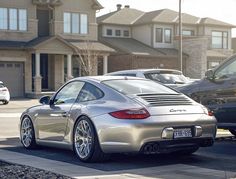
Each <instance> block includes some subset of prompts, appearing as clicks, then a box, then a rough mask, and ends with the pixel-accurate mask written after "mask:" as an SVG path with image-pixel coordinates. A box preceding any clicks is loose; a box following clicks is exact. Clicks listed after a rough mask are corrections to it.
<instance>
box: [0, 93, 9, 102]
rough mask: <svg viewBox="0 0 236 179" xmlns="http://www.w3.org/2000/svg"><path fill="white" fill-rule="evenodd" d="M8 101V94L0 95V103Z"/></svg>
mask: <svg viewBox="0 0 236 179" xmlns="http://www.w3.org/2000/svg"><path fill="white" fill-rule="evenodd" d="M9 100H10V95H9V94H6V95H3V94H0V101H9Z"/></svg>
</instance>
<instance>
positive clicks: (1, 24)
mask: <svg viewBox="0 0 236 179" xmlns="http://www.w3.org/2000/svg"><path fill="white" fill-rule="evenodd" d="M7 24H8V18H7V8H0V29H1V30H7Z"/></svg>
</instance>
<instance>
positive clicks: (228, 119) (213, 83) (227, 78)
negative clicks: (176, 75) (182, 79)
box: [178, 55, 236, 136]
mask: <svg viewBox="0 0 236 179" xmlns="http://www.w3.org/2000/svg"><path fill="white" fill-rule="evenodd" d="M178 90H179V91H181V92H183V93H185V94H186V95H188V96H190V97H191V98H193V99H194V100H195V101H197V102H199V103H201V104H203V105H205V106H207V107H208V108H209V109H210V110H211V111H213V113H214V115H215V117H216V119H217V122H218V128H222V129H229V131H230V132H231V133H232V134H233V135H235V136H236V55H234V56H232V57H230V58H228V59H227V60H226V61H224V62H223V63H222V64H220V65H219V66H218V67H216V68H215V69H213V70H208V71H207V72H206V77H205V78H204V79H202V80H200V81H196V82H194V83H192V84H189V85H186V86H182V87H180V88H178Z"/></svg>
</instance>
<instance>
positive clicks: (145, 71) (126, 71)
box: [106, 68, 181, 75]
mask: <svg viewBox="0 0 236 179" xmlns="http://www.w3.org/2000/svg"><path fill="white" fill-rule="evenodd" d="M161 71H170V72H177V73H181V71H178V70H175V69H163V68H161V69H159V68H154V69H132V70H121V71H116V72H111V73H107V74H106V75H109V74H110V75H112V74H119V73H120V74H121V73H122V74H123V73H138V72H141V73H150V72H161Z"/></svg>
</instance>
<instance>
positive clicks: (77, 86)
mask: <svg viewBox="0 0 236 179" xmlns="http://www.w3.org/2000/svg"><path fill="white" fill-rule="evenodd" d="M83 86H84V82H81V81H74V82H71V83H68V84H67V85H66V86H64V87H63V88H62V89H61V90H60V91H59V92H58V93H57V94H56V97H55V98H54V104H55V105H60V104H72V103H74V102H75V101H76V99H77V97H78V94H79V93H80V91H81V89H82V88H83Z"/></svg>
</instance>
